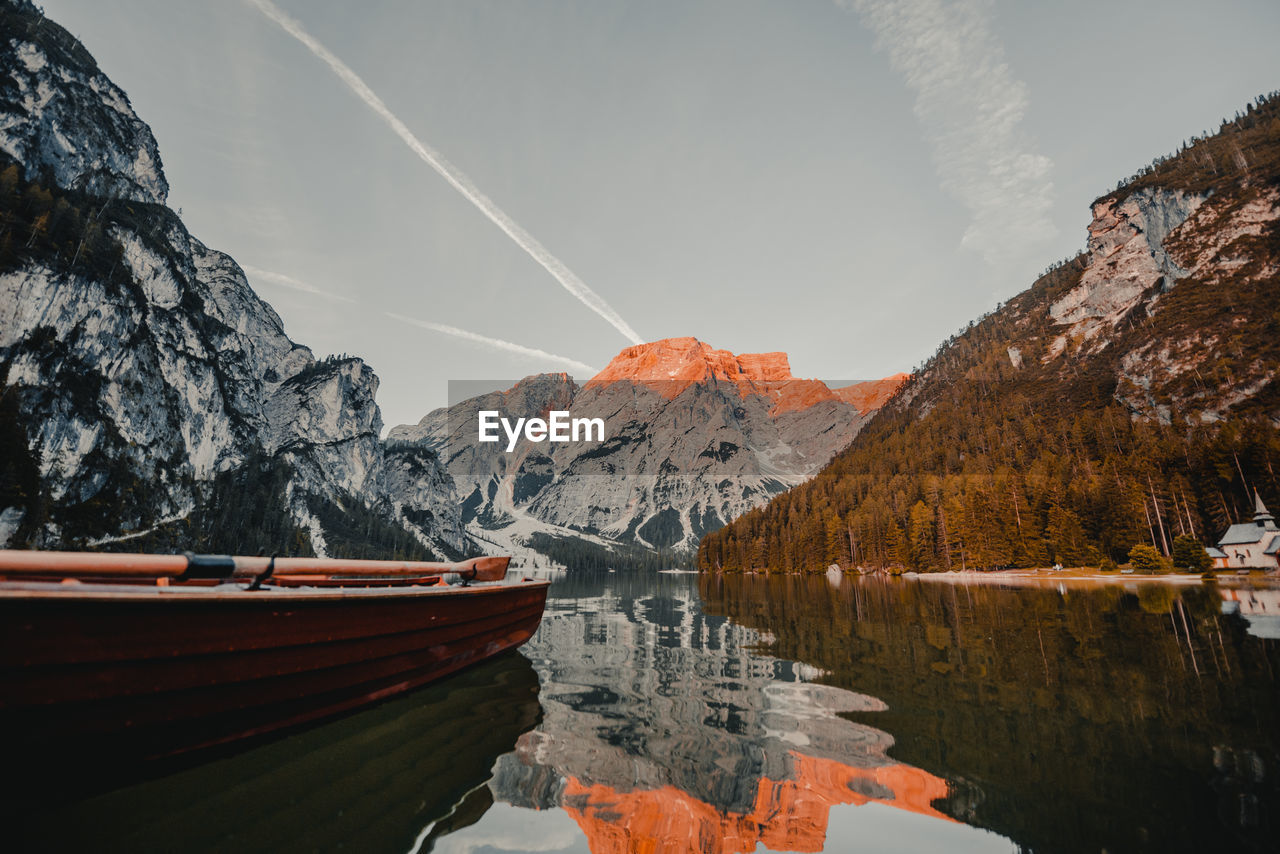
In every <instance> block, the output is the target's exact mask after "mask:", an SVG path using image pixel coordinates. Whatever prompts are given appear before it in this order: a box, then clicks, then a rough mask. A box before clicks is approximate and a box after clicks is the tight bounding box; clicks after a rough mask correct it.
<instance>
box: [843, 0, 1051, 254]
mask: <svg viewBox="0 0 1280 854" xmlns="http://www.w3.org/2000/svg"><path fill="white" fill-rule="evenodd" d="M837 2H839V3H840V5H842V6H846V7H850V8H853V9H854V10H856V11H857V12H858V14H859V16H860V17H861V18H862V21H863V23H865V24H866V25H867V26H868V27H869V28H870V29H871V31H872V32H874V33H875V34H876V44H877V46H878V47H880V48H882V49H884V50H886V51H887V52H888V54H889V64H890V65H891V66H892V67H893V69H894V70H895V71H897V72H899V73H900V74H902V75H903V76H904V77H905V78H906V83H907V87H908V88H909V89H910V90H911V91H913V92H914V93H915V96H916V102H915V113H916V117H917V118H918V119H919V120H920V123H921V125H922V126H923V127H924V130H925V134H926V136H927V137H928V139H929V142H930V143H931V146H932V148H933V160H934V164H935V166H936V167H937V170H938V175H939V177H940V178H941V179H942V188H943V189H944V190H946V191H947V192H948V193H950V194H952V195H953V196H955V197H956V198H957V199H959V201H960V202H961V203H962V204H963V205H964V206H965V207H966V208H968V209H969V212H970V214H971V220H970V222H969V226H968V228H966V229H965V233H964V237H963V239H962V240H961V245H963V246H966V247H969V248H972V249H976V250H978V251H979V252H981V253H982V255H983V257H984V258H985V259H986V261H987V262H988V263H990V264H995V265H998V266H1003V265H1005V264H1007V263H1009V262H1017V261H1020V260H1024V259H1026V258H1027V257H1029V256H1028V251H1029V250H1030V252H1031V255H1032V256H1034V254H1035V251H1036V250H1034V249H1031V247H1036V246H1042V245H1044V243H1045V242H1046V241H1047V240H1049V239H1051V238H1052V237H1053V236H1054V234H1055V233H1056V232H1057V226H1055V225H1054V222H1053V195H1054V190H1053V181H1052V177H1051V176H1052V172H1053V161H1052V160H1050V159H1049V158H1048V157H1046V156H1044V155H1042V154H1039V153H1038V152H1037V150H1036V146H1035V145H1034V143H1033V140H1032V139H1031V138H1030V136H1029V134H1028V133H1027V132H1026V131H1025V129H1024V128H1023V119H1024V118H1025V117H1026V114H1027V111H1028V109H1029V108H1030V100H1031V99H1030V94H1029V90H1028V88H1027V85H1026V84H1025V83H1023V82H1022V81H1021V80H1019V79H1018V78H1017V77H1015V76H1014V73H1013V71H1012V69H1010V67H1009V64H1008V63H1007V62H1006V61H1005V58H1004V46H1003V44H1002V43H1001V41H1000V38H999V35H998V34H997V30H996V28H995V25H994V23H993V20H992V18H993V13H992V8H991V4H990V2H988V0H837ZM1010 211H1017V214H1016V215H1015V216H1010Z"/></svg>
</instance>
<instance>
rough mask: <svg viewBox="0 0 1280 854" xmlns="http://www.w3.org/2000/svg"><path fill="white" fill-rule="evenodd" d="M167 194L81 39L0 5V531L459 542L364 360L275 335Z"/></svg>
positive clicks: (395, 547)
mask: <svg viewBox="0 0 1280 854" xmlns="http://www.w3.org/2000/svg"><path fill="white" fill-rule="evenodd" d="M167 192H168V184H167V182H166V181H165V178H164V173H163V170H162V168H161V162H160V155H159V151H158V149H157V146H156V142H155V139H154V137H153V136H152V134H151V131H150V129H149V128H148V127H147V125H146V124H145V123H144V122H143V121H141V120H140V119H139V118H138V117H137V116H136V115H135V114H134V112H133V109H132V107H131V106H130V104H129V101H128V99H127V98H126V97H125V95H124V93H123V92H122V91H121V90H120V89H119V88H118V87H116V86H115V85H114V84H112V83H111V81H110V80H108V79H107V78H106V77H105V76H104V75H103V74H102V73H101V72H100V71H99V70H98V69H97V66H96V65H95V63H94V61H93V58H92V57H91V56H90V55H89V54H88V52H87V51H86V50H85V49H84V47H83V46H82V45H80V44H79V42H77V41H76V40H75V39H74V38H73V37H71V36H70V35H69V34H68V33H67V32H66V31H65V30H63V29H62V28H61V27H59V26H58V25H57V24H55V23H53V22H51V21H49V20H47V19H46V18H44V17H43V15H42V14H41V13H40V12H38V11H37V10H36V9H35V7H34V6H32V5H31V4H29V3H8V4H5V5H3V6H0V194H2V195H3V198H2V205H0V212H2V213H3V229H4V231H3V234H0V445H2V450H3V453H0V457H4V459H3V460H0V546H6V545H7V546H29V547H44V548H52V547H77V546H90V545H107V544H109V543H113V542H121V541H123V542H127V543H128V544H129V546H130V547H136V546H140V545H147V544H151V545H158V546H164V545H169V546H173V547H188V546H200V545H213V546H217V547H219V548H223V549H227V550H231V549H236V550H240V549H244V550H280V551H288V550H301V551H306V550H307V549H308V548H310V549H311V550H314V551H315V552H317V553H319V554H326V553H330V554H335V553H336V554H342V553H347V554H349V553H352V552H353V551H363V552H364V553H365V554H366V555H367V556H373V555H374V553H382V554H389V553H394V552H398V553H403V554H406V555H407V554H408V553H413V554H415V555H417V556H422V555H424V554H425V553H426V552H427V551H428V550H429V551H430V552H432V553H434V554H436V555H446V554H454V553H459V552H464V551H468V550H470V549H471V548H472V545H471V543H470V542H469V540H468V539H467V537H466V535H465V533H464V531H463V528H462V522H461V517H460V511H459V509H458V501H457V496H456V494H455V491H454V487H453V482H452V480H451V478H450V477H449V475H448V473H447V472H445V471H444V469H443V467H442V465H441V463H440V461H439V460H438V459H437V458H436V456H435V455H434V454H433V453H432V452H431V451H430V450H429V449H427V448H425V447H423V448H396V449H392V450H388V449H384V447H383V445H382V443H381V441H380V439H379V434H380V431H381V429H382V417H381V413H380V412H379V409H378V406H377V404H376V403H375V402H374V395H375V393H376V391H377V388H378V380H377V377H376V376H375V375H374V374H373V371H372V370H371V369H370V368H369V367H368V366H367V365H366V364H364V363H363V362H362V361H361V360H359V359H354V358H340V359H333V358H328V359H321V360H318V359H316V357H315V356H314V354H313V353H312V352H311V351H310V350H309V349H307V348H306V347H303V346H301V345H299V344H296V343H294V342H293V341H291V340H290V339H289V337H288V336H287V335H286V334H285V331H284V326H283V324H282V322H281V320H280V317H279V316H278V315H277V314H276V312H275V311H274V310H272V308H271V307H270V306H269V305H268V304H267V303H265V302H263V301H262V300H261V299H260V298H259V297H258V296H257V295H256V294H255V293H254V292H253V290H252V289H251V288H250V287H249V284H248V282H247V281H246V279H245V275H244V272H243V271H242V270H241V269H240V267H239V266H238V265H237V264H236V263H235V261H233V260H232V259H231V258H230V257H228V256H227V255H225V254H223V253H221V252H217V251H215V250H212V249H209V248H208V247H206V246H205V245H204V244H202V243H201V242H200V241H199V240H197V239H196V238H194V237H193V236H192V235H191V234H190V233H189V232H188V231H187V230H186V228H185V227H184V226H183V224H182V222H181V220H180V219H179V218H178V216H177V215H176V214H175V213H174V212H173V211H171V210H170V209H169V208H167V207H166V206H165V201H166V194H167ZM215 519H217V520H221V522H222V525H223V527H224V528H225V527H227V526H232V529H231V530H224V531H222V532H221V536H222V537H223V539H221V540H218V541H217V542H211V541H210V540H209V539H208V538H209V536H210V532H209V531H208V530H207V526H208V525H209V524H210V523H211V522H212V520H215ZM255 526H256V527H255ZM356 527H358V528H359V531H355V530H354V529H355V528H356ZM348 528H351V529H352V530H348ZM357 535H358V536H357ZM228 538H230V539H228ZM357 542H358V543H359V545H358V546H357V545H355V544H356V543H357Z"/></svg>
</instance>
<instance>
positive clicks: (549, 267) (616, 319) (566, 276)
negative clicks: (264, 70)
mask: <svg viewBox="0 0 1280 854" xmlns="http://www.w3.org/2000/svg"><path fill="white" fill-rule="evenodd" d="M247 2H249V3H252V4H253V5H255V6H257V7H258V10H259V11H260V12H262V14H264V15H266V16H267V17H268V18H270V19H271V20H273V21H275V22H276V23H277V24H279V25H280V27H281V29H283V30H284V31H285V32H286V33H288V34H289V35H291V36H293V37H294V38H295V39H297V40H298V41H300V42H302V44H303V45H304V46H306V48H307V50H309V51H311V52H312V53H313V54H315V55H316V57H317V58H319V59H322V60H324V62H325V64H327V65H328V66H329V67H330V68H331V69H333V73H334V74H337V75H338V77H340V78H341V79H342V82H343V83H346V84H347V86H348V87H349V88H350V89H351V91H352V92H355V93H356V96H357V97H358V98H359V99H360V100H362V101H364V102H365V103H366V104H368V105H369V108H370V109H372V110H373V111H374V112H375V113H377V114H378V115H379V116H380V117H381V118H382V120H383V121H384V122H386V123H387V125H388V126H389V127H390V128H391V129H392V130H393V131H395V133H396V136H398V137H400V139H402V140H404V144H405V145H407V146H409V148H410V149H411V150H412V151H413V153H414V154H416V155H418V157H420V158H422V160H423V162H424V163H426V164H427V165H428V166H430V167H431V168H432V169H434V170H436V172H438V173H439V174H440V177H441V178H444V179H445V180H446V181H448V182H449V184H451V185H452V186H453V188H454V189H455V190H457V191H458V192H459V193H461V194H462V195H463V196H464V197H465V198H466V199H467V201H469V202H471V204H473V205H475V206H476V208H477V209H478V210H479V211H480V212H481V213H482V214H484V215H485V216H487V217H488V218H489V220H490V221H491V222H492V223H493V224H494V225H496V226H498V228H500V229H502V230H503V231H504V232H506V234H507V236H508V237H510V238H511V239H512V240H514V241H515V243H516V245H517V246H519V247H520V248H521V249H523V250H524V251H525V252H528V253H529V255H530V256H531V257H532V258H533V260H535V261H537V262H538V263H539V264H541V265H542V267H543V269H545V270H546V271H547V272H548V273H550V274H551V275H552V276H553V277H554V278H555V280H556V281H557V282H559V283H560V284H561V285H563V286H564V289H565V290H566V291H568V292H569V293H571V294H573V295H574V296H575V297H577V298H578V300H579V301H581V302H582V304H583V305H585V306H586V307H587V308H589V309H591V310H592V311H594V312H595V313H596V314H598V315H600V316H601V317H603V318H604V319H605V320H607V321H608V322H609V323H610V324H612V325H613V328H614V329H617V330H618V331H619V332H621V333H622V334H623V335H624V336H625V337H626V338H627V339H628V340H630V341H631V343H632V344H643V343H644V339H643V338H641V337H640V336H639V335H638V334H637V333H636V331H635V330H634V329H632V328H631V327H630V325H628V324H627V322H626V321H625V320H623V319H622V318H621V317H620V316H619V315H618V313H617V312H616V311H614V310H613V307H612V306H610V305H609V304H608V303H607V302H605V301H604V299H603V298H602V297H601V296H600V295H599V294H597V293H596V292H595V291H593V290H591V288H589V287H587V284H586V283H585V282H583V281H582V280H581V279H579V278H578V277H577V276H576V275H574V273H573V271H572V270H570V269H569V268H568V267H566V266H565V265H564V263H563V262H562V261H561V260H560V259H559V258H557V257H556V256H554V255H552V254H551V253H550V252H548V251H547V250H546V248H545V247H544V246H543V245H542V244H541V243H539V242H538V241H537V240H536V239H534V237H533V235H531V234H529V232H527V231H525V230H524V229H523V228H521V227H520V226H519V225H517V224H516V223H515V221H514V220H512V219H511V217H509V216H507V215H506V214H505V213H503V211H502V210H501V209H500V208H499V207H498V206H497V205H495V204H494V203H493V201H492V200H490V199H489V197H488V196H486V195H485V194H484V193H482V192H480V190H479V188H478V187H476V185H475V184H472V183H471V179H470V178H468V177H467V176H466V175H464V174H463V173H462V172H461V171H460V170H459V169H458V167H456V166H454V165H453V164H451V163H450V162H449V161H448V160H445V159H444V156H443V155H441V154H440V152H438V151H436V150H435V149H433V148H431V147H430V146H429V145H427V144H425V143H423V142H422V141H421V140H419V139H418V138H417V137H416V136H414V135H413V132H412V131H410V130H409V128H407V127H406V126H405V124H404V122H402V121H400V119H398V118H396V115H395V114H394V113H392V112H391V110H390V108H388V107H387V105H386V104H384V103H383V102H382V99H381V98H379V97H378V96H377V95H376V94H374V91H373V90H372V89H370V88H369V87H368V85H367V84H366V83H365V82H364V81H363V80H361V79H360V76H359V75H358V74H356V73H355V72H354V71H352V70H351V69H350V68H349V67H348V66H347V65H346V63H344V62H343V61H342V60H340V59H338V57H336V56H334V55H333V54H332V53H330V52H329V49H328V48H326V47H325V46H324V45H322V44H320V42H318V41H316V40H315V39H314V38H312V36H311V34H310V33H308V32H307V31H306V30H304V29H303V28H302V24H300V23H299V22H298V21H296V20H295V19H293V18H291V17H289V15H287V14H286V13H285V12H283V11H282V10H281V9H280V8H279V7H277V6H276V5H275V4H274V3H272V2H271V0H247Z"/></svg>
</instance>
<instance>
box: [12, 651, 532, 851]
mask: <svg viewBox="0 0 1280 854" xmlns="http://www.w3.org/2000/svg"><path fill="white" fill-rule="evenodd" d="M538 719H539V707H538V677H537V675H536V674H535V673H534V671H533V669H532V668H531V667H530V666H529V663H528V662H527V661H526V660H525V659H524V658H522V657H520V656H519V655H518V654H511V655H504V656H502V657H500V658H498V659H495V660H493V661H490V662H486V663H485V664H482V665H480V666H478V667H475V668H472V669H470V670H467V671H465V672H463V673H460V674H457V675H456V676H453V677H450V678H449V679H448V680H445V681H443V682H440V683H437V684H435V685H431V686H428V687H426V688H424V689H422V690H420V691H415V692H413V693H412V694H409V695H407V696H405V697H403V698H400V699H397V700H394V701H392V702H389V703H386V704H384V705H381V706H378V707H376V708H373V709H370V710H367V711H364V712H360V713H357V714H353V715H349V716H347V717H344V718H341V719H339V720H336V721H333V722H331V723H328V724H324V725H322V726H318V727H314V728H312V729H308V730H304V731H302V732H297V733H294V734H292V735H289V736H287V737H285V738H280V739H277V740H274V741H271V742H269V743H266V744H263V745H261V746H259V747H256V748H253V749H249V750H245V751H243V752H240V753H237V754H235V755H233V756H229V757H226V758H222V759H218V760H214V761H207V762H204V763H203V764H200V765H198V766H196V767H192V768H189V769H187V770H184V771H180V772H178V773H175V774H172V775H170V776H167V777H164V778H163V779H157V780H153V781H150V782H145V783H140V784H138V785H134V786H130V787H127V788H123V789H119V790H116V791H114V792H110V793H108V794H104V795H100V796H98V797H94V798H90V799H88V800H85V801H81V802H78V803H59V804H57V805H56V806H46V807H44V808H40V809H35V808H32V809H28V810H24V811H22V812H21V813H19V814H16V815H13V816H10V817H8V818H7V819H6V836H5V842H6V844H7V845H8V846H10V847H9V850H13V851H95V852H107V851H131V852H136V851H182V852H202V851H210V852H212V851H219V852H221V851H235V852H255V851H261V852H280V851H339V850H345V851H360V852H379V851H388V852H390V851H395V852H405V851H409V850H411V849H414V848H415V847H417V848H419V849H420V850H427V849H429V847H430V845H429V839H427V838H425V837H428V836H431V835H439V834H442V833H446V832H448V831H450V830H453V829H457V828H458V827H461V826H465V825H466V824H468V823H470V822H473V821H475V820H477V819H478V818H479V817H480V816H481V815H482V814H483V813H484V811H485V810H486V809H487V808H488V806H489V805H490V803H491V800H490V796H489V791H488V789H487V788H485V785H484V784H485V781H486V780H487V779H488V777H489V774H490V771H491V769H492V767H493V763H494V761H495V759H496V758H497V756H498V755H499V754H502V753H506V752H508V751H510V750H511V749H512V748H513V747H514V745H515V743H516V740H517V738H518V737H519V736H520V735H521V734H522V733H525V732H527V731H528V730H529V729H530V728H531V727H533V726H534V725H535V724H536V723H537V722H538ZM65 770H66V773H67V774H68V775H74V773H75V767H74V766H73V765H71V766H67V767H66V769H65ZM55 794H56V793H51V792H49V791H43V792H40V793H37V797H39V798H40V800H41V802H43V803H45V804H49V803H50V802H51V800H52V799H53V797H54V795H55ZM6 806H8V807H12V806H13V803H12V802H9V803H8V804H6ZM6 812H7V810H6ZM424 829H425V830H424Z"/></svg>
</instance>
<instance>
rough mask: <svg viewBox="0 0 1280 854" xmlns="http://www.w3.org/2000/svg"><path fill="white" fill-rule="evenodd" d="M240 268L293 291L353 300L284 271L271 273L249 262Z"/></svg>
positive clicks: (251, 274) (328, 297) (258, 278)
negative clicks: (287, 274)
mask: <svg viewBox="0 0 1280 854" xmlns="http://www.w3.org/2000/svg"><path fill="white" fill-rule="evenodd" d="M240 269H241V270H244V271H245V273H247V274H248V275H249V276H252V277H253V278H254V279H257V280H259V281H263V282H269V283H271V284H273V285H280V286H281V287H284V288H290V289H292V290H295V291H302V292H303V293H304V294H313V295H315V296H318V297H322V298H323V299H328V300H334V301H335V302H355V300H353V299H352V298H351V297H344V296H342V295H341V294H335V293H330V292H329V291H323V290H321V289H320V288H317V287H315V286H314V285H309V284H307V283H306V282H303V281H301V280H299V279H295V278H294V277H293V276H286V275H285V274H284V273H273V272H272V271H271V270H263V269H262V268H261V267H254V266H253V265H251V264H241V265H240Z"/></svg>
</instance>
